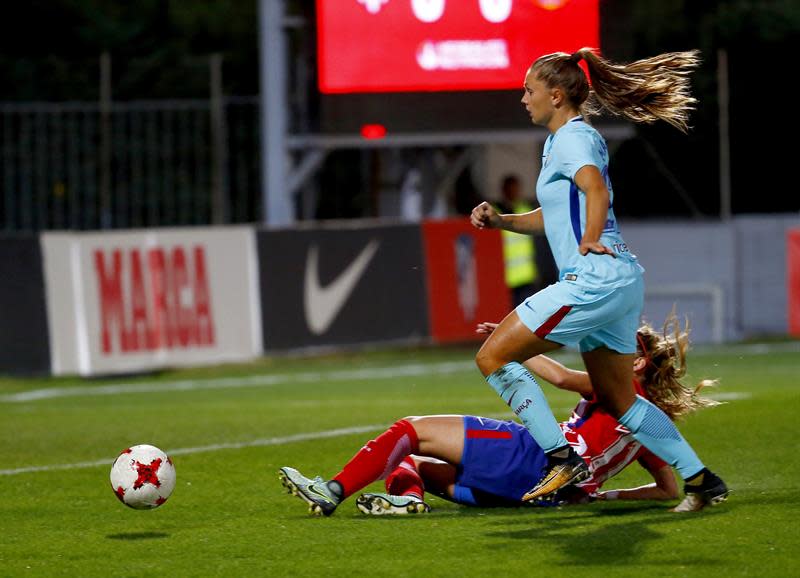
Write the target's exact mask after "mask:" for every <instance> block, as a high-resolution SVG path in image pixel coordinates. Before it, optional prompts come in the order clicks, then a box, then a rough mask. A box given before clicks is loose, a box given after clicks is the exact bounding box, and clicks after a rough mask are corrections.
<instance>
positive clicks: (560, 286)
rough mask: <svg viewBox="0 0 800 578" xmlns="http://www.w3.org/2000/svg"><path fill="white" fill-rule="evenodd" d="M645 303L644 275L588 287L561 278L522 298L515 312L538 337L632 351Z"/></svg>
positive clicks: (585, 348)
mask: <svg viewBox="0 0 800 578" xmlns="http://www.w3.org/2000/svg"><path fill="white" fill-rule="evenodd" d="M643 306H644V280H643V279H642V278H641V277H638V278H636V279H635V280H634V281H632V282H631V283H629V284H628V285H623V286H622V287H614V288H613V289H607V290H590V289H587V288H586V287H584V286H581V285H578V284H577V283H574V282H572V281H566V280H562V281H559V282H558V283H554V284H552V285H550V286H548V287H545V288H544V289H542V290H541V291H539V292H538V293H536V294H534V295H531V296H530V297H528V298H527V299H526V300H525V301H523V302H522V303H521V304H520V305H519V306H518V307H517V308H516V312H517V315H518V316H519V318H520V320H521V321H522V322H523V323H524V324H525V326H526V327H527V328H528V329H530V330H531V331H533V332H534V333H535V334H536V335H537V336H538V337H540V338H542V339H547V340H548V341H554V342H556V343H560V344H561V345H567V346H570V347H575V348H579V349H580V350H581V351H592V350H593V349H597V348H598V347H607V348H608V349H611V350H613V351H616V352H618V353H636V330H637V329H639V324H640V318H641V315H642V307H643Z"/></svg>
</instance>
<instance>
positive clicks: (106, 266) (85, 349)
mask: <svg viewBox="0 0 800 578" xmlns="http://www.w3.org/2000/svg"><path fill="white" fill-rule="evenodd" d="M42 254H43V258H44V272H45V285H46V291H47V307H48V318H49V322H50V351H51V365H52V371H53V374H55V375H64V374H76V373H77V374H81V375H98V374H112V373H128V372H135V371H143V370H149V369H155V368H161V367H174V366H189V365H205V364H212V363H219V362H225V361H239V360H247V359H252V358H254V357H257V356H259V355H261V353H262V333H261V311H260V302H259V289H258V264H257V254H256V249H255V234H254V231H253V230H252V229H250V228H248V227H214V228H195V229H148V230H142V231H114V232H107V233H45V234H44V235H42Z"/></svg>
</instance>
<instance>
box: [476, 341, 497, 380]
mask: <svg viewBox="0 0 800 578" xmlns="http://www.w3.org/2000/svg"><path fill="white" fill-rule="evenodd" d="M475 364H476V365H477V366H478V369H480V370H481V373H482V374H483V376H484V377H486V376H488V375H491V374H492V373H494V372H495V371H497V370H498V369H499V368H500V367H502V366H503V365H504V364H503V363H502V362H501V361H500V360H499V359H498V358H497V356H496V355H494V353H493V352H492V351H491V350H487V349H486V348H481V349H480V351H478V353H477V354H476V355H475Z"/></svg>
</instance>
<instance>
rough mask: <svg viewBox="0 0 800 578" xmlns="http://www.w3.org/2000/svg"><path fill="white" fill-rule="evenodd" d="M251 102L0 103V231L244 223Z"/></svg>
mask: <svg viewBox="0 0 800 578" xmlns="http://www.w3.org/2000/svg"><path fill="white" fill-rule="evenodd" d="M258 116H259V108H258V98H257V97H229V98H225V99H223V100H222V101H221V103H220V105H219V106H218V107H215V106H213V103H212V101H210V100H180V101H177V100H169V101H132V102H125V103H122V102H116V103H113V104H112V105H111V106H110V107H101V105H100V104H99V103H69V102H68V103H28V104H0V187H1V188H2V193H1V194H0V226H1V227H2V229H3V230H4V231H6V232H13V231H38V230H47V229H111V228H129V227H154V226H173V225H205V224H210V223H242V222H253V221H257V220H258V219H259V215H260V204H261V199H260V196H261V195H260V169H259V119H258Z"/></svg>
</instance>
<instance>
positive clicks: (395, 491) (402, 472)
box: [386, 457, 425, 500]
mask: <svg viewBox="0 0 800 578" xmlns="http://www.w3.org/2000/svg"><path fill="white" fill-rule="evenodd" d="M386 493H387V494H391V495H393V496H416V497H417V498H419V499H420V500H421V499H422V498H423V496H424V495H425V484H424V483H423V481H422V478H421V477H420V475H419V472H418V471H417V468H416V466H415V465H414V460H413V459H411V457H407V458H406V459H404V460H403V461H402V462H400V465H399V466H397V468H396V469H395V470H394V471H393V472H392V473H391V474H389V477H388V478H386Z"/></svg>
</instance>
